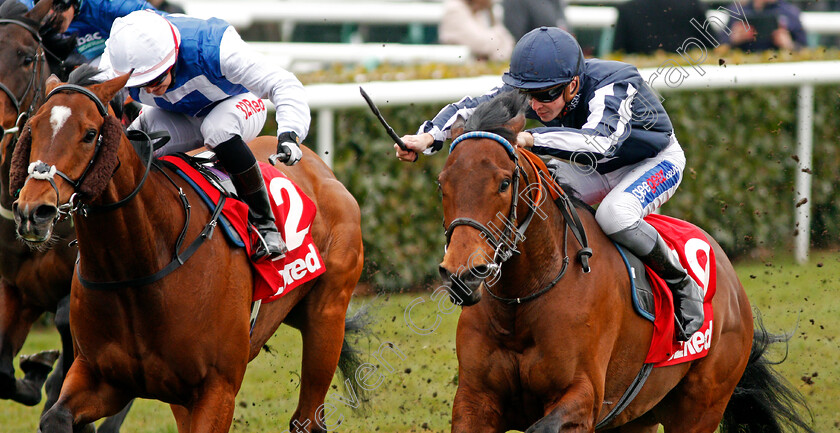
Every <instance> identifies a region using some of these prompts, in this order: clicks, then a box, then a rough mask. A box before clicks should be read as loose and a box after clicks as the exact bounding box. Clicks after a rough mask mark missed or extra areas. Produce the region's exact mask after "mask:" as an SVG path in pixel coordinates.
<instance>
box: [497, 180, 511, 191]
mask: <svg viewBox="0 0 840 433" xmlns="http://www.w3.org/2000/svg"><path fill="white" fill-rule="evenodd" d="M509 186H510V179H505V180H503V181H502V183H501V184H500V185H499V192H505V191H507V189H508V187H509Z"/></svg>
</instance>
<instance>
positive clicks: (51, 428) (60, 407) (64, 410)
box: [40, 358, 131, 433]
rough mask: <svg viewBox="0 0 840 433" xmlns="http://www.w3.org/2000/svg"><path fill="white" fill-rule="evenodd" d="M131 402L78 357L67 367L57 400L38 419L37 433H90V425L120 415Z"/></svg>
mask: <svg viewBox="0 0 840 433" xmlns="http://www.w3.org/2000/svg"><path fill="white" fill-rule="evenodd" d="M130 400H131V398H129V397H128V396H126V395H125V394H124V393H123V392H121V391H120V390H118V389H116V388H115V387H113V386H111V385H109V384H107V383H105V382H103V381H101V380H99V379H98V378H97V377H96V376H95V375H94V374H93V373H92V372H91V370H90V368H89V366H88V365H87V361H86V360H85V359H84V358H78V359H76V360H75V362H73V365H72V366H71V367H70V372H69V373H68V374H67V377H66V378H65V380H64V384H63V386H62V389H61V395H60V396H59V397H58V401H56V402H55V404H54V405H53V406H52V407H50V408H49V409H48V410H47V411H46V412H44V414H43V415H42V416H41V426H40V431H42V432H45V433H46V432H49V433H53V432H57V433H69V432H71V431H75V432H79V431H88V430H90V431H93V430H92V427H93V425H92V424H91V423H93V422H94V421H96V420H98V419H100V418H103V417H106V416H110V415H113V414H115V413H117V412H119V411H120V410H121V409H123V407H124V406H125V405H126V404H127V403H128V402H129V401H130ZM88 424H90V425H88Z"/></svg>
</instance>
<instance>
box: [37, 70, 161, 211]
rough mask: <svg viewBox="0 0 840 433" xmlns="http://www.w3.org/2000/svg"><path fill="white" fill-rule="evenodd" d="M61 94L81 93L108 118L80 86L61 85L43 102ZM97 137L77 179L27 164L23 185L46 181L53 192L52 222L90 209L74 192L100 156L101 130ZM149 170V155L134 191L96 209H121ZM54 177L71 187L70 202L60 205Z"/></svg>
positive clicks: (43, 165)
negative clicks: (34, 181) (33, 180)
mask: <svg viewBox="0 0 840 433" xmlns="http://www.w3.org/2000/svg"><path fill="white" fill-rule="evenodd" d="M61 92H75V93H81V94H82V95H85V96H86V97H87V98H88V99H90V100H91V101H93V103H94V104H95V105H96V109H97V110H98V111H99V114H100V115H101V116H102V118H103V119H105V118H106V117H107V116H108V109H107V108H106V107H105V104H104V103H102V101H101V100H100V99H99V97H97V96H96V95H95V94H94V93H93V92H91V91H90V90H88V89H86V88H84V87H82V86H78V85H75V84H63V85H60V86H58V87H56V88H54V89H53V90H52V91H51V92H50V93H49V94H48V95H47V97H46V98H44V102H45V103H46V101H48V100H49V99H50V98H51V97H53V96H54V95H56V94H58V93H61ZM103 125H104V123H103ZM98 135H99V137H98V138H97V140H96V145H95V147H94V150H93V156H92V157H91V159H90V161H88V164H87V166H86V167H85V170H84V171H83V172H82V174H81V175H80V176H79V177H78V178H77V179H73V178H71V177H70V176H69V175H67V174H66V173H65V172H63V171H62V170H59V169H58V168H57V167H56V166H55V165H50V164H47V163H46V162H43V161H41V160H38V161H35V162H32V163H30V164H29V168H28V169H27V172H28V173H29V176H27V178H26V180H25V181H24V185H25V184H26V182H28V181H29V179H37V180H46V181H48V182H49V183H50V185H52V187H53V190H55V199H56V205H55V206H56V208H58V213H57V214H56V216H55V221H54V222H58V220H59V219H61V218H63V217H66V216H68V215H70V214H73V213H75V212H77V211H78V210H80V209H81V210H82V212H83V215H86V214H87V212H88V211H89V210H90V209H91V208H90V206H89V205H82V204H81V201H80V200H79V198H80V197H79V195H78V192H76V191H77V190H78V189H79V185H81V184H82V182H84V180H85V178H86V177H87V175H88V173H89V172H90V168H91V167H92V166H93V164H94V162H95V161H96V159H97V157H98V156H99V154H100V150H101V148H102V130H101V129H100V131H99V134H98ZM150 168H151V154H150V155H149V161H148V164H146V173H145V175H144V176H143V178H142V179H141V180H140V182H139V184H138V185H137V187H136V188H135V190H134V191H133V192H132V193H131V194H129V196H128V197H126V198H124V199H122V200H120V201H118V202H116V203H109V204H106V205H101V206H98V208H107V209H112V208H118V207H121V206H123V205H125V203H127V202H128V201H129V200H131V198H133V197H134V196H135V195H137V193H138V192H139V191H140V188H142V187H143V183H145V181H146V178H147V177H148V175H149V169H150ZM55 175H58V176H59V177H61V178H62V179H64V180H65V181H67V183H69V184H70V185H71V186H72V187H73V190H74V193H73V195H72V196H71V197H70V200H69V201H68V202H67V203H65V204H60V203H61V198H60V196H59V191H58V186H57V185H56V184H55Z"/></svg>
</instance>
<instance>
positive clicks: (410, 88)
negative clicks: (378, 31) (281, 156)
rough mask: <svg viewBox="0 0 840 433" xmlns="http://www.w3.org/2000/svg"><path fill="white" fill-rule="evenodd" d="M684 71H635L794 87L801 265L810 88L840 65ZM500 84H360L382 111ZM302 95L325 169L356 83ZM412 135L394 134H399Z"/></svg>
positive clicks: (691, 86) (705, 83)
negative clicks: (337, 120)
mask: <svg viewBox="0 0 840 433" xmlns="http://www.w3.org/2000/svg"><path fill="white" fill-rule="evenodd" d="M685 71H686V72H687V73H688V74H689V75H688V76H687V77H684V80H683V81H681V82H679V83H676V84H674V83H671V84H670V85H669V84H667V83H666V82H665V79H664V77H665V75H666V74H667V72H668V69H665V70H661V71H657V70H656V69H642V70H640V72H641V74H642V76H643V77H644V78H645V79H646V80H647V82H648V83H649V84H650V85H651V86H652V87H653V88H654V89H656V90H658V91H660V92H663V93H667V92H674V91H686V90H694V91H703V90H716V89H730V88H754V87H798V88H799V98H798V104H797V110H798V111H797V112H798V134H797V142H798V146H797V151H796V154H797V155H798V157H799V162H798V164H799V170H798V171H797V175H796V202H797V203H799V202H801V201H802V200H806V202H805V204H803V205H801V206H799V207H797V208H796V216H795V224H796V227H798V228H799V230H798V233H799V234H798V235H797V237H796V241H795V256H796V259H797V261H799V262H800V263H801V262H804V261H806V260H807V259H808V246H809V244H810V230H809V227H810V219H811V203H810V202H811V199H810V198H811V177H810V176H811V174H810V168H811V161H812V157H811V155H812V148H813V117H814V86H815V85H820V84H836V83H840V61H828V62H796V63H778V64H759V65H742V66H734V65H727V67H719V66H713V65H702V66H700V65H698V66H697V67H696V68H692V67H690V66H688V67H686V68H685ZM500 84H501V78H500V77H498V76H483V77H476V78H460V79H447V80H418V81H401V82H369V83H363V84H362V85H363V87H364V88H365V90H366V91H367V92H368V94H370V96H371V97H372V98H373V100H374V101H375V102H376V103H377V105H379V106H381V107H384V106H389V105H391V106H394V105H397V106H402V105H409V104H421V103H430V104H441V106H443V105H444V104H447V103H450V102H453V101H457V100H459V99H460V98H461V97H463V96H464V95H471V96H479V95H481V94H483V93H486V92H487V91H488V90H490V89H492V88H493V87H495V86H497V85H500ZM306 91H307V94H308V96H309V105H310V107H311V108H312V110H313V111H314V112H315V113H316V118H317V127H318V142H317V150H318V153H319V155H320V156H321V157H322V158H324V160H325V161H327V163H328V164H332V155H333V152H332V150H333V146H334V142H335V141H334V116H335V110H336V109H342V108H351V107H353V108H359V107H366V104H365V101H364V99H362V97H361V96H360V94H359V84H316V85H310V86H306ZM418 126H419V125H418ZM414 132H415V131H398V133H399V134H400V135H402V134H407V133H414ZM383 134H384V131H383Z"/></svg>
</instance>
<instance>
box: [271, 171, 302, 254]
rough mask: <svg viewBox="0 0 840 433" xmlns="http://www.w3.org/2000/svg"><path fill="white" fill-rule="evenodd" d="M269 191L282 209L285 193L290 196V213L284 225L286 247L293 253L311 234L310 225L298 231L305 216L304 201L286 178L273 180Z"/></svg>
mask: <svg viewBox="0 0 840 433" xmlns="http://www.w3.org/2000/svg"><path fill="white" fill-rule="evenodd" d="M269 191H270V192H271V196H272V197H273V199H274V204H275V205H277V206H281V207H282V206H283V191H285V192H286V193H287V194H288V195H289V211H288V213H287V214H286V222H285V224H284V225H283V234H284V236H283V237H284V239H285V240H286V247H287V248H288V249H289V251H293V250H295V249H297V248H298V247H299V246H301V245H302V244H303V241H304V239H305V238H306V234H307V233H309V228H310V227H311V224H310V225H307V226H306V227H304V228H303V229H301V230H298V225H300V220H301V217H302V216H303V199H301V197H300V194H298V191H297V188H296V187H295V185H294V184H293V183H292V181H290V180H289V179H286V178H285V177H275V178H274V179H271V184H270V185H269Z"/></svg>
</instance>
